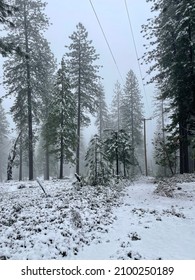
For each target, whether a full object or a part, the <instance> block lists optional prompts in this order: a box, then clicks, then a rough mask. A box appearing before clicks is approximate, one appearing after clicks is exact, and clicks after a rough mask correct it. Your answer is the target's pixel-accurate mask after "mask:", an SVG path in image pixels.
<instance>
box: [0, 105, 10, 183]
mask: <svg viewBox="0 0 195 280" xmlns="http://www.w3.org/2000/svg"><path fill="white" fill-rule="evenodd" d="M7 150H8V121H7V119H6V114H5V111H4V109H3V106H2V104H1V102H0V181H2V180H3V178H5V173H6V164H5V162H6V163H7V154H6V152H7Z"/></svg>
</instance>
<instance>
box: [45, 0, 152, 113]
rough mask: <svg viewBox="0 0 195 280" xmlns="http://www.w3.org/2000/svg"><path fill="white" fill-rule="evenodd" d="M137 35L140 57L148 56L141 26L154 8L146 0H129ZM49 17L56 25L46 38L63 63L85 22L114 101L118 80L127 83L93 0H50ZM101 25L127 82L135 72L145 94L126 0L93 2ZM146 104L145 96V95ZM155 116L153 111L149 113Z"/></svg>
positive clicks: (109, 95) (109, 93) (106, 89)
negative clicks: (71, 39)
mask: <svg viewBox="0 0 195 280" xmlns="http://www.w3.org/2000/svg"><path fill="white" fill-rule="evenodd" d="M126 2H127V5H128V9H129V14H130V18H131V23H132V27H133V32H134V36H135V41H136V46H137V50H138V55H139V56H140V57H141V56H142V55H143V53H144V51H145V50H144V48H143V44H144V43H145V41H144V39H143V37H142V34H141V33H140V31H141V25H142V24H144V23H146V20H147V18H149V17H150V5H149V4H148V3H146V1H145V0H127V1H126ZM47 3H48V5H47V8H46V14H47V15H48V16H49V18H50V21H51V23H52V24H53V25H52V26H50V27H49V30H48V31H47V32H46V37H47V39H48V41H49V42H51V49H52V51H53V52H54V54H55V57H56V58H57V59H58V62H60V60H61V58H62V55H63V54H65V52H66V49H65V47H64V46H65V45H69V43H70V40H69V36H70V35H71V34H72V33H73V31H75V30H76V25H77V24H78V23H79V22H81V23H83V25H84V26H85V27H86V29H87V31H88V33H89V39H91V40H92V41H93V45H94V47H95V49H96V51H97V53H99V54H100V60H99V63H100V64H101V65H102V66H103V68H102V70H101V76H102V77H103V78H104V81H103V84H104V87H105V92H106V97H107V101H110V99H111V96H112V94H113V88H114V84H115V83H116V81H117V80H119V82H121V83H123V82H122V80H121V77H120V75H119V73H118V71H117V68H116V67H115V64H114V62H113V59H112V56H111V54H110V52H109V49H108V47H107V45H106V42H105V40H104V37H103V34H102V32H101V29H100V27H99V25H98V22H97V19H96V17H95V15H94V12H93V10H92V7H91V5H90V1H89V0H55V1H54V0H47ZM92 3H93V5H94V7H95V9H96V12H97V14H98V17H99V20H100V22H101V25H102V27H103V29H104V32H105V34H106V37H107V39H108V42H109V44H110V47H111V49H112V52H113V54H114V57H115V59H116V62H117V64H118V67H119V70H120V72H121V74H122V77H123V80H124V81H125V76H126V74H127V72H128V71H129V70H130V69H132V70H133V71H134V72H135V74H136V75H137V77H138V79H139V81H140V89H141V91H142V92H143V88H142V84H141V77H140V73H139V68H138V63H137V59H136V53H135V49H134V45H133V40H132V35H131V32H130V26H129V22H128V17H127V13H126V9H125V1H124V0H92ZM145 70H146V68H145V67H143V66H142V73H143V76H145ZM145 89H146V92H147V94H148V98H147V99H148V104H146V111H148V110H150V108H148V107H150V101H151V99H150V95H151V88H150V89H149V88H147V87H146V88H145ZM143 98H144V103H146V100H145V94H144V93H143ZM147 114H151V112H149V113H148V112H147Z"/></svg>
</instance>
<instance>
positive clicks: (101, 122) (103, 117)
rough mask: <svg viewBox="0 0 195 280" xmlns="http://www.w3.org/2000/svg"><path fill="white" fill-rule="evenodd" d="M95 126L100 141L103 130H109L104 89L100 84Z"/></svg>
mask: <svg viewBox="0 0 195 280" xmlns="http://www.w3.org/2000/svg"><path fill="white" fill-rule="evenodd" d="M95 124H96V126H97V128H98V134H99V136H100V139H102V136H103V133H104V130H105V129H107V128H109V116H108V108H107V105H106V101H105V93H104V88H103V86H102V84H101V83H100V84H99V95H98V111H97V118H96V122H95Z"/></svg>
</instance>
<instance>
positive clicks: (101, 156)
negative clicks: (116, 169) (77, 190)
mask: <svg viewBox="0 0 195 280" xmlns="http://www.w3.org/2000/svg"><path fill="white" fill-rule="evenodd" d="M85 161H86V168H87V171H88V172H87V181H88V183H89V184H91V185H92V186H96V185H104V184H105V183H107V182H108V180H109V179H110V175H111V166H110V164H109V161H108V157H107V155H106V153H105V151H104V143H103V141H102V139H101V138H100V137H99V136H98V135H97V134H96V135H94V137H93V138H92V139H91V141H90V143H89V147H88V150H87V153H86V157H85Z"/></svg>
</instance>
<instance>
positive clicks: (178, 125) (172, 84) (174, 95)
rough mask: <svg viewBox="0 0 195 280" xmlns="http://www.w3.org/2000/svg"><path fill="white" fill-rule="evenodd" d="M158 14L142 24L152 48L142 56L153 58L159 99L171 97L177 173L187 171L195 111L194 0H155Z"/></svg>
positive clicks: (151, 70) (153, 79)
mask: <svg viewBox="0 0 195 280" xmlns="http://www.w3.org/2000/svg"><path fill="white" fill-rule="evenodd" d="M152 11H158V16H156V17H154V18H153V19H151V20H149V23H148V24H147V25H144V26H143V31H144V32H145V35H144V36H145V37H146V38H147V39H148V40H150V46H154V48H153V49H151V50H148V51H147V52H146V54H145V57H144V60H145V62H146V63H151V62H153V66H151V67H150V68H149V70H148V73H149V74H151V73H154V75H153V77H152V79H151V80H150V82H153V81H155V82H157V86H158V88H159V89H160V92H161V97H162V99H167V98H168V99H170V100H171V103H170V107H171V109H172V112H173V113H172V115H171V117H170V119H171V126H170V130H172V131H174V130H177V133H178V135H179V142H180V173H184V172H189V171H190V170H189V151H188V150H189V144H190V142H191V138H189V136H188V130H189V126H190V125H191V123H192V122H193V119H194V115H195V71H194V70H195V69H194V67H195V64H194V63H195V60H194V46H195V34H194V30H195V3H194V1H193V0H188V1H186V0H182V1H167V0H155V1H154V4H153V7H152ZM156 73H157V74H156Z"/></svg>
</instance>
